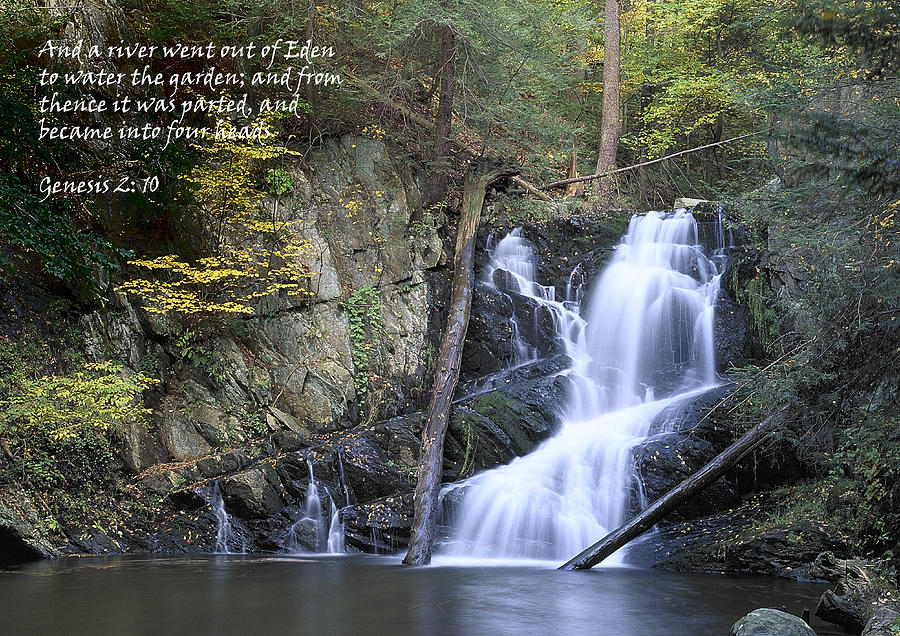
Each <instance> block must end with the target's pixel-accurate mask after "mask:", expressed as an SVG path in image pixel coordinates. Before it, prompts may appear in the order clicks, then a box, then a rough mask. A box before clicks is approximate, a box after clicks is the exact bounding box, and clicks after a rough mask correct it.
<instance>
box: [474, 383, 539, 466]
mask: <svg viewBox="0 0 900 636" xmlns="http://www.w3.org/2000/svg"><path fill="white" fill-rule="evenodd" d="M473 410H474V411H475V413H477V414H479V415H482V416H484V417H486V418H488V419H489V420H491V421H492V422H493V423H494V424H496V425H497V426H498V427H499V428H500V429H501V430H502V431H503V432H504V433H506V435H507V436H508V437H509V439H510V441H511V442H512V446H513V450H514V451H515V452H516V453H517V454H520V455H521V454H523V453H526V452H528V451H529V450H530V449H531V447H532V443H531V441H530V440H529V439H528V437H527V436H526V435H525V433H524V432H523V430H522V421H523V420H526V419H529V418H531V417H533V416H532V415H531V411H530V409H529V408H528V407H527V406H525V405H524V404H522V403H521V402H518V401H516V400H513V399H512V398H510V397H508V396H506V395H504V394H503V393H500V392H498V391H494V392H492V393H487V394H485V395H482V396H481V397H479V398H478V399H477V400H476V401H475V405H474V407H473Z"/></svg>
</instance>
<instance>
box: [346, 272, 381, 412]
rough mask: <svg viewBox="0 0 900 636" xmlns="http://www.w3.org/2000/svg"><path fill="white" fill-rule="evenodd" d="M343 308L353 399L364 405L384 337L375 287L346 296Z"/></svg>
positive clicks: (361, 289)
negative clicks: (350, 360) (354, 390)
mask: <svg viewBox="0 0 900 636" xmlns="http://www.w3.org/2000/svg"><path fill="white" fill-rule="evenodd" d="M345 306H346V308H347V322H348V325H349V333H350V346H351V351H352V355H353V366H354V368H355V370H356V372H355V374H354V382H355V385H356V397H357V399H358V400H359V403H360V405H361V406H362V405H363V404H364V403H365V402H366V398H367V394H368V393H369V388H370V384H371V383H372V381H373V380H374V379H375V364H376V355H377V351H378V346H379V344H380V343H381V339H382V337H383V335H384V320H383V318H382V317H381V296H380V295H379V293H378V289H377V288H375V287H361V288H360V289H357V290H356V291H355V292H353V293H352V294H351V295H350V297H349V298H348V299H347V300H346V301H345ZM370 406H371V405H370Z"/></svg>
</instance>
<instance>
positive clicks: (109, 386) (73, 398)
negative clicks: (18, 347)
mask: <svg viewBox="0 0 900 636" xmlns="http://www.w3.org/2000/svg"><path fill="white" fill-rule="evenodd" d="M156 382H157V380H153V379H151V378H148V377H146V376H144V375H143V374H140V373H131V372H127V371H124V370H123V367H122V365H120V364H115V363H112V362H102V363H95V364H86V365H84V367H83V368H82V369H81V370H79V371H76V372H74V373H72V374H70V375H61V376H44V377H38V378H34V377H23V378H21V379H20V381H19V382H18V383H17V384H16V385H15V386H13V387H8V393H7V395H6V396H5V397H4V398H2V399H0V434H2V435H5V436H12V437H17V436H21V435H26V434H28V432H29V431H30V429H39V430H40V431H41V432H43V433H44V434H46V435H48V436H49V438H50V439H54V440H65V439H71V438H74V437H77V436H79V435H82V434H85V431H86V430H88V429H90V430H91V431H93V432H106V431H108V430H111V429H118V428H120V427H121V426H123V425H124V424H125V423H127V422H132V421H142V420H143V419H144V418H146V416H147V415H148V414H149V413H150V410H149V409H145V408H143V407H142V406H141V405H140V402H141V393H142V392H143V391H144V390H145V389H148V388H150V387H151V386H153V384H155V383H156Z"/></svg>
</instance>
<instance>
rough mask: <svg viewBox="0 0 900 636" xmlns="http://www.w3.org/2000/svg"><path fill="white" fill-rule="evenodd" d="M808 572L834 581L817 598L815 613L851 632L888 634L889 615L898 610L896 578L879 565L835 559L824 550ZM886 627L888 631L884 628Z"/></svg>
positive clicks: (898, 600) (899, 608) (899, 603)
mask: <svg viewBox="0 0 900 636" xmlns="http://www.w3.org/2000/svg"><path fill="white" fill-rule="evenodd" d="M810 574H811V575H812V576H815V577H817V578H821V579H825V580H827V581H831V582H832V583H834V584H835V585H834V589H832V590H826V591H825V592H824V593H823V594H822V598H821V599H819V604H818V606H817V607H816V616H818V617H819V618H821V619H823V620H826V621H828V622H830V623H836V624H838V625H841V626H843V627H846V628H847V629H850V630H853V631H854V632H860V631H863V630H865V631H863V633H864V634H865V633H869V634H879V633H884V634H891V635H893V634H894V633H895V631H896V630H894V631H891V630H890V625H891V624H892V622H891V616H893V618H894V619H896V618H897V616H898V612H900V598H898V596H897V592H896V581H894V580H890V579H889V578H888V577H886V575H885V574H884V572H883V571H881V568H880V566H879V564H877V563H871V562H867V561H863V560H859V559H838V558H835V556H834V553H832V552H823V553H822V554H820V555H818V557H816V559H815V561H814V562H813V564H812V566H811V567H810ZM886 627H887V631H885V628H886Z"/></svg>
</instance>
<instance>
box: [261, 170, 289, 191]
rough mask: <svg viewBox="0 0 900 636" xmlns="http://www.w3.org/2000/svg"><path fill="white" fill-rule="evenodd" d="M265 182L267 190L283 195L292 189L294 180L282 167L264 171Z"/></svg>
mask: <svg viewBox="0 0 900 636" xmlns="http://www.w3.org/2000/svg"><path fill="white" fill-rule="evenodd" d="M266 182H267V184H268V186H269V192H270V193H271V194H274V195H275V196H279V197H280V196H283V195H285V194H288V193H289V192H293V190H294V182H293V181H292V180H291V175H289V174H288V173H287V171H285V170H284V168H269V171H268V172H267V173H266Z"/></svg>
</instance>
